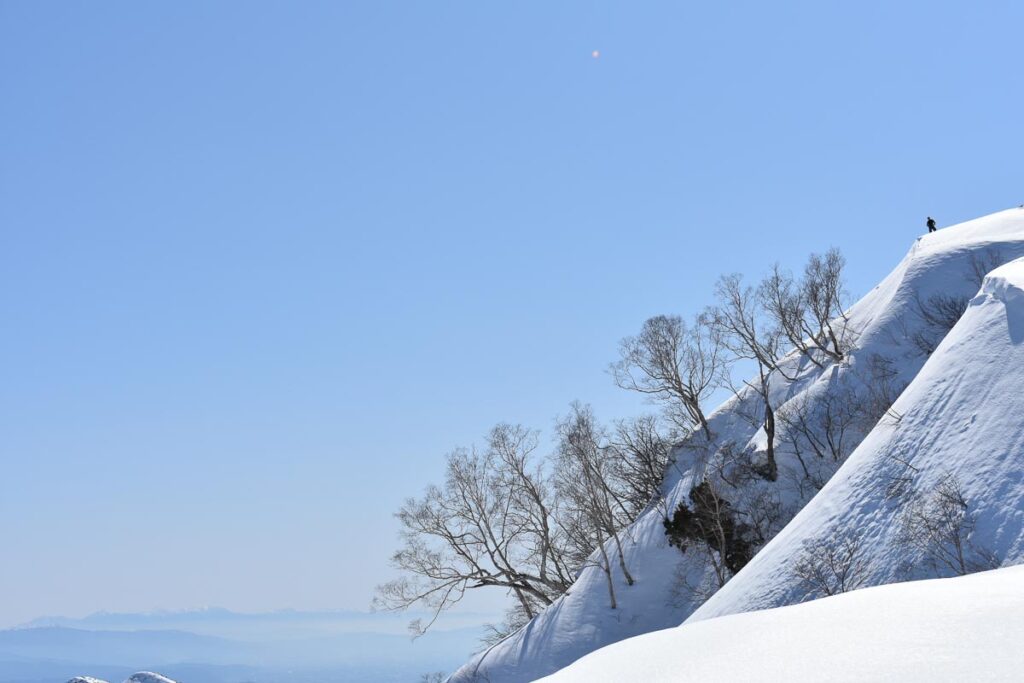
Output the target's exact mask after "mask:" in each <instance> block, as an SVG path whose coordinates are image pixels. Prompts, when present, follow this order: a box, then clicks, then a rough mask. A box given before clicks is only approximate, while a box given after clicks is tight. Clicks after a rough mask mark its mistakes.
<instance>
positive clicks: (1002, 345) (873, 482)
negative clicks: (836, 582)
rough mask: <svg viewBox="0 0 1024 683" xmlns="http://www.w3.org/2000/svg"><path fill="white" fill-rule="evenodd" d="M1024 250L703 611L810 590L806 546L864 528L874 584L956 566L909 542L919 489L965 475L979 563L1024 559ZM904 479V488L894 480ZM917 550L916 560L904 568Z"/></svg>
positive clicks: (973, 553) (972, 548)
mask: <svg viewBox="0 0 1024 683" xmlns="http://www.w3.org/2000/svg"><path fill="white" fill-rule="evenodd" d="M1022 389H1024V259H1020V260H1017V261H1014V262H1012V263H1010V264H1008V265H1005V266H1002V267H1001V268H998V269H997V270H995V271H993V272H992V273H991V274H989V276H988V277H987V278H986V280H985V283H984V285H983V287H982V289H981V292H980V293H979V294H978V296H977V297H975V298H974V299H973V300H972V301H971V305H970V307H969V308H968V309H967V312H966V313H965V314H964V316H963V317H962V318H961V319H960V321H959V322H958V323H957V325H956V327H954V328H953V330H952V331H951V332H950V333H949V335H948V336H947V337H946V338H945V340H943V342H942V344H941V345H940V346H939V348H938V349H937V350H936V351H935V353H934V354H932V356H931V357H930V358H929V360H928V362H927V363H926V364H925V366H924V368H922V370H921V372H920V373H919V374H918V376H917V378H916V379H915V380H914V381H913V383H912V384H911V385H910V386H909V387H908V388H907V389H906V391H904V392H903V394H902V395H901V396H900V398H899V400H898V401H897V402H896V404H895V405H894V406H893V410H894V412H895V413H897V414H899V415H902V417H901V418H900V419H899V420H898V421H897V420H895V419H890V420H883V421H882V422H881V423H879V424H878V425H877V426H876V427H875V429H874V430H873V431H872V432H871V434H870V435H869V436H868V437H867V438H866V439H865V440H864V441H863V442H862V443H861V445H860V447H859V448H858V449H857V450H856V451H855V452H854V453H853V455H852V456H851V457H850V458H849V459H848V460H847V461H846V464H845V465H844V466H843V468H842V469H841V470H840V471H839V472H838V473H837V474H836V476H835V477H833V478H832V480H831V481H830V482H829V484H828V485H827V486H826V487H825V488H824V489H823V490H822V491H821V492H820V493H819V494H818V496H817V497H816V498H814V500H812V501H811V502H810V504H808V505H807V506H806V507H805V508H804V509H803V510H802V511H801V512H800V514H799V515H797V517H796V518H795V519H794V520H793V521H792V522H791V523H790V524H789V526H787V527H786V528H785V529H784V530H783V531H782V532H781V533H780V534H779V535H778V536H776V537H775V539H774V540H773V541H772V542H770V543H769V544H768V545H767V546H766V547H765V549H764V550H763V551H762V552H761V553H760V554H759V555H758V556H757V557H756V558H755V559H754V560H753V561H752V562H751V563H750V564H749V565H747V566H746V567H745V568H744V569H743V571H742V572H740V573H739V574H738V575H737V576H736V577H735V578H734V579H733V580H732V581H731V582H729V583H728V584H727V585H726V586H725V587H724V588H723V589H722V590H721V591H719V592H718V593H717V594H716V595H715V596H714V597H712V598H711V600H709V601H708V602H707V603H706V604H705V605H704V606H703V607H702V608H701V609H699V610H698V611H697V613H696V614H694V615H693V616H692V617H691V621H693V620H697V619H706V618H709V617H714V616H719V615H722V614H731V613H735V612H746V611H750V610H753V609H762V608H765V607H775V606H779V605H786V604H791V603H794V602H799V601H801V600H803V599H806V598H807V597H817V596H816V595H807V594H806V589H805V587H803V586H801V582H800V581H799V580H797V579H796V578H795V577H794V575H793V567H794V565H796V564H797V562H798V561H799V558H800V557H801V555H802V553H803V552H804V549H805V548H808V547H814V546H815V545H817V544H820V543H822V542H828V543H837V542H842V540H843V539H847V538H853V537H855V536H857V537H860V538H862V539H863V542H861V543H859V546H860V552H859V553H858V555H859V557H860V562H861V566H859V567H858V572H859V574H860V579H861V580H862V581H863V584H864V585H876V584H882V583H889V582H892V581H897V580H900V579H904V578H921V577H922V576H923V575H927V574H926V572H928V571H933V572H935V573H939V574H943V575H950V574H952V573H953V572H954V571H956V567H948V566H940V567H938V568H935V569H924V568H922V562H921V561H920V558H916V557H915V556H914V552H915V549H914V548H912V547H908V546H907V544H906V543H903V542H901V535H900V534H901V528H902V520H903V519H904V515H905V514H906V510H907V507H906V506H907V500H908V499H910V500H920V499H921V497H922V496H924V497H925V498H926V499H927V496H929V495H931V492H934V491H935V490H936V489H937V488H938V487H939V485H940V483H941V482H942V481H944V480H948V479H949V478H950V477H953V478H954V479H955V481H957V482H958V483H959V488H960V490H961V492H962V495H963V498H964V500H965V501H966V502H967V510H966V513H967V514H968V515H970V522H971V524H972V525H973V526H974V529H973V532H972V533H970V534H969V536H968V537H967V544H966V546H965V548H964V553H965V559H966V561H967V562H968V564H975V565H977V564H984V563H985V562H986V561H988V560H989V559H990V558H991V559H994V560H995V561H996V562H997V563H1000V564H1006V563H1017V562H1021V561H1024V390H1022ZM894 482H896V483H897V484H899V486H898V487H897V488H896V489H894V487H893V486H892V484H893V483H894ZM908 560H909V562H910V564H912V565H914V567H913V568H912V569H910V570H907V569H905V568H904V565H906V564H907V561H908Z"/></svg>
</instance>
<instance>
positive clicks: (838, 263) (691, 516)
mask: <svg viewBox="0 0 1024 683" xmlns="http://www.w3.org/2000/svg"><path fill="white" fill-rule="evenodd" d="M843 263H844V262H843V258H842V256H841V255H840V254H839V252H838V251H836V250H832V251H829V252H827V253H826V254H823V255H812V256H811V257H810V258H809V260H808V262H807V264H806V266H805V268H804V270H803V272H802V274H801V275H800V276H793V275H791V274H789V273H787V272H785V271H783V270H782V269H780V268H778V267H775V268H774V269H773V270H772V271H771V273H770V274H769V276H768V277H766V278H765V279H764V280H762V281H761V282H760V283H759V284H758V285H757V286H755V287H751V286H746V285H744V284H743V281H742V279H741V277H740V276H738V275H728V276H724V277H722V278H721V279H720V280H719V282H718V285H717V287H716V295H717V302H716V304H715V305H714V306H711V307H709V308H708V309H706V310H705V311H704V312H702V313H701V314H700V315H697V316H695V317H694V319H693V320H692V322H690V323H687V322H686V321H684V320H683V319H682V318H681V317H679V316H656V317H653V318H651V319H649V320H647V321H646V322H645V323H644V324H643V326H642V328H641V330H640V333H639V334H637V335H636V336H632V337H627V338H626V339H624V340H623V341H622V343H621V346H620V358H619V360H618V361H617V362H616V363H614V364H613V365H612V367H611V373H612V376H613V377H614V379H615V381H616V383H617V384H618V385H619V386H620V387H623V388H626V389H629V390H631V391H636V392H640V393H642V394H644V395H646V396H648V397H649V398H650V399H651V400H652V401H653V402H654V403H656V404H658V405H659V406H660V408H661V415H660V416H657V417H656V416H645V417H641V418H637V419H633V420H629V421H621V422H618V423H615V424H614V425H613V426H612V427H611V428H606V427H604V426H602V425H601V424H600V423H599V422H598V421H597V420H596V419H595V417H594V415H593V412H592V411H591V409H590V408H589V407H588V406H585V405H580V404H574V405H573V406H572V407H571V409H570V411H569V414H568V415H567V416H566V417H564V418H562V419H560V420H559V421H558V423H557V427H556V443H555V446H554V448H553V450H551V451H550V452H546V453H543V454H542V453H540V452H539V450H540V449H539V444H540V442H539V435H538V433H537V432H536V431H533V430H530V429H527V428H525V427H522V426H517V425H508V424H500V425H498V426H496V427H495V428H494V429H492V430H491V432H490V434H489V436H488V439H487V443H486V445H485V447H483V448H482V449H475V448H472V449H459V450H456V451H454V452H452V453H450V454H449V455H448V458H447V463H446V476H445V481H444V484H443V485H441V486H431V487H429V488H428V489H427V490H426V492H425V493H424V495H423V496H422V497H420V498H416V499H409V500H407V501H406V502H405V504H404V505H403V506H402V508H401V510H399V512H398V513H397V517H398V520H399V522H400V523H401V534H402V540H403V545H402V547H401V549H400V550H399V551H398V552H396V553H395V554H394V556H393V558H392V559H393V564H394V565H395V566H396V567H397V568H398V569H399V570H401V572H402V575H401V576H400V577H399V578H398V579H396V580H394V581H391V582H389V583H386V584H384V585H382V586H380V587H379V589H378V595H377V600H376V602H377V604H378V606H381V607H385V608H390V609H404V608H406V607H410V606H412V605H416V604H419V605H424V606H427V607H428V608H429V609H430V615H431V616H430V617H429V618H428V619H426V620H424V621H421V622H416V623H414V629H416V630H417V631H422V630H424V629H426V628H428V627H429V626H430V625H431V624H432V623H433V622H434V620H435V619H436V618H437V616H438V615H439V614H440V613H441V612H442V611H443V610H445V609H446V608H448V607H450V606H452V605H454V604H456V603H457V602H458V601H459V600H461V599H462V597H463V596H464V595H465V594H466V592H467V591H468V590H470V589H473V588H479V587H488V586H491V587H497V588H501V589H502V590H505V591H507V592H508V593H509V594H510V595H511V596H512V597H513V599H514V602H513V607H512V609H510V610H509V613H508V615H507V617H506V620H505V623H503V624H500V625H496V626H495V627H494V629H493V630H494V634H493V635H494V638H495V639H498V638H500V637H502V636H503V635H504V634H506V633H507V632H509V631H510V630H514V629H515V628H517V627H518V626H519V625H521V624H522V623H524V622H525V621H528V620H529V619H531V618H533V616H535V615H536V614H537V613H538V612H539V611H540V610H542V609H543V608H544V607H545V606H546V605H548V604H550V603H551V602H552V601H553V600H554V599H555V598H557V597H558V596H559V595H561V594H562V593H564V592H565V591H566V590H567V589H568V587H569V586H570V584H571V583H572V582H573V580H574V579H575V578H576V576H577V575H578V573H579V572H580V570H582V569H583V568H585V567H588V566H595V567H597V568H598V569H599V570H600V571H601V572H602V573H603V574H604V576H605V579H606V584H607V588H608V600H609V605H610V606H611V607H613V608H614V607H615V606H616V604H617V596H616V588H615V587H616V582H615V581H614V580H613V571H614V572H617V573H618V574H619V575H621V577H622V578H623V580H624V582H625V584H626V585H631V584H632V583H633V580H634V579H633V576H632V573H631V572H630V567H629V562H628V553H627V551H626V549H627V546H628V543H629V542H630V541H629V539H627V538H624V537H623V534H624V529H625V528H626V527H627V526H628V524H629V523H630V522H632V521H633V520H634V519H635V518H636V516H637V515H638V514H639V513H640V512H641V511H642V510H643V509H644V508H645V507H647V506H648V505H650V504H651V503H652V500H655V499H658V498H659V493H660V486H661V482H662V479H663V477H664V473H665V469H666V467H667V465H668V464H669V460H670V457H671V455H672V451H673V447H672V444H674V443H680V442H686V443H689V444H691V445H690V448H691V449H693V448H702V449H704V450H705V451H706V452H707V453H711V452H716V453H719V454H720V456H719V461H718V463H717V471H718V474H719V475H720V476H718V477H711V476H709V477H708V479H707V480H706V481H704V482H702V483H701V484H699V485H698V486H696V487H694V490H693V491H692V492H691V496H690V503H691V506H690V507H688V506H686V505H685V504H684V505H681V506H680V508H679V509H677V510H675V511H668V510H665V516H666V533H667V534H668V536H669V539H670V541H671V542H672V543H673V544H674V545H676V546H678V547H679V548H680V549H683V550H685V549H687V548H691V547H693V546H695V545H696V546H699V547H701V548H702V549H703V550H705V551H706V553H707V555H708V557H709V559H711V560H712V563H713V564H714V566H715V567H716V572H717V575H718V576H719V582H720V583H724V581H726V580H727V579H728V577H729V576H731V575H732V574H733V573H735V572H736V571H738V570H739V568H741V567H742V566H743V564H744V563H745V562H746V561H748V560H749V559H750V557H751V556H752V554H753V552H754V549H755V548H756V547H757V546H759V545H760V544H761V543H763V542H764V540H766V537H767V534H768V533H769V532H770V531H771V526H772V524H773V521H774V520H775V519H777V517H778V515H779V510H778V508H779V506H778V503H777V501H773V500H771V499H770V496H765V495H763V494H757V495H753V496H749V497H746V498H743V497H737V496H732V497H731V499H727V498H726V497H725V496H724V495H722V494H721V488H722V481H727V482H731V483H732V484H734V485H735V486H741V485H742V484H743V483H744V482H747V481H749V480H750V479H751V478H754V479H759V480H764V481H775V480H776V479H777V478H778V466H777V463H776V456H775V450H776V443H775V442H776V432H777V429H776V422H777V419H778V418H777V417H776V412H777V411H776V406H775V403H774V400H773V394H772V387H771V378H772V377H773V376H778V377H781V378H783V379H785V380H792V379H793V377H794V374H793V373H796V372H799V371H800V368H801V366H803V365H806V364H810V365H813V366H816V367H819V368H823V367H826V366H827V365H828V364H830V363H834V362H837V361H840V360H842V359H843V358H844V356H845V354H846V353H847V352H848V350H849V348H850V345H851V342H852V339H851V335H850V330H849V329H848V328H849V326H848V325H847V324H846V321H845V319H844V318H843V302H842V269H843ZM793 349H795V350H797V351H798V355H799V357H800V360H799V361H797V362H793V361H788V362H787V363H785V364H784V363H783V359H784V357H785V356H786V354H787V353H789V352H790V351H792V350H793ZM739 361H747V362H751V361H752V362H753V365H754V366H755V367H756V369H757V374H756V376H755V377H754V379H753V380H750V381H746V382H744V383H743V384H742V385H740V386H738V387H737V386H735V385H733V383H732V381H731V370H732V368H733V366H734V364H736V363H737V362H739ZM723 387H730V388H732V389H733V390H734V391H736V392H737V393H738V392H740V391H741V390H742V389H743V387H747V388H748V389H749V390H750V391H752V392H753V393H754V394H755V395H756V396H757V397H759V399H760V408H759V409H758V410H756V411H755V412H757V415H756V416H752V417H751V419H752V420H753V421H754V422H756V423H757V424H758V426H763V427H764V430H765V433H766V434H767V436H768V443H767V448H766V450H765V452H764V453H762V454H759V456H758V458H755V459H751V457H748V456H749V454H741V453H739V452H737V450H736V449H735V448H733V447H732V445H731V444H727V443H718V442H716V436H715V434H714V433H713V430H712V427H711V425H710V424H709V421H708V418H707V410H708V408H707V402H708V400H709V398H710V397H711V396H712V394H713V393H714V392H716V391H717V390H720V389H722V388H723ZM785 419H789V417H788V416H787V417H785ZM721 454H732V456H731V457H725V456H722V455H721ZM723 458H724V459H723Z"/></svg>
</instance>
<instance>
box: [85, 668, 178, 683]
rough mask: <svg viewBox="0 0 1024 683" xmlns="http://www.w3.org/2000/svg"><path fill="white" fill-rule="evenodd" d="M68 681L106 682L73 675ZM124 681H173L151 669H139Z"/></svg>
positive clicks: (170, 682)
mask: <svg viewBox="0 0 1024 683" xmlns="http://www.w3.org/2000/svg"><path fill="white" fill-rule="evenodd" d="M68 683H107V682H106V681H103V680H100V679H99V678H91V677H89V676H75V677H74V678H72V679H71V680H70V681H68ZM124 683H175V682H174V681H172V680H171V679H170V678H167V677H166V676H161V675H160V674H157V673H153V672H152V671H139V672H138V673H134V674H132V675H131V676H129V677H128V678H126V679H125V681H124Z"/></svg>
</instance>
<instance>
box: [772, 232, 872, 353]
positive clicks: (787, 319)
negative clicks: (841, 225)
mask: <svg viewBox="0 0 1024 683" xmlns="http://www.w3.org/2000/svg"><path fill="white" fill-rule="evenodd" d="M844 265H845V260H844V259H843V257H842V255H841V254H840V253H839V251H838V250H836V249H830V250H829V251H828V252H826V253H825V254H824V255H818V254H811V256H810V257H809V258H808V260H807V265H806V266H805V267H804V273H803V277H801V278H800V279H799V280H796V279H794V278H793V276H792V275H790V274H788V273H786V272H784V271H783V270H781V269H780V268H779V266H778V265H776V266H775V267H774V268H773V270H772V273H771V274H770V275H769V276H768V277H767V278H765V279H764V281H762V283H761V286H760V288H759V290H758V294H759V296H760V298H761V301H762V304H763V305H764V308H765V310H766V311H767V312H768V315H769V316H770V317H771V319H772V321H773V324H774V325H775V326H776V327H777V328H778V330H779V331H780V333H781V334H782V335H783V336H784V337H785V338H786V340H787V341H788V342H789V343H790V344H791V345H792V346H793V348H795V349H797V350H799V351H800V352H801V353H802V354H803V355H804V356H805V357H806V358H807V359H808V360H810V361H811V362H812V363H814V364H815V365H817V366H819V367H824V366H825V361H832V362H835V361H841V360H842V359H843V358H844V356H845V354H846V353H847V351H849V348H850V345H851V344H852V340H851V339H850V336H851V335H850V330H849V324H848V321H847V320H846V318H845V314H844V310H843V296H844V294H843V279H842V277H843V266H844Z"/></svg>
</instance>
